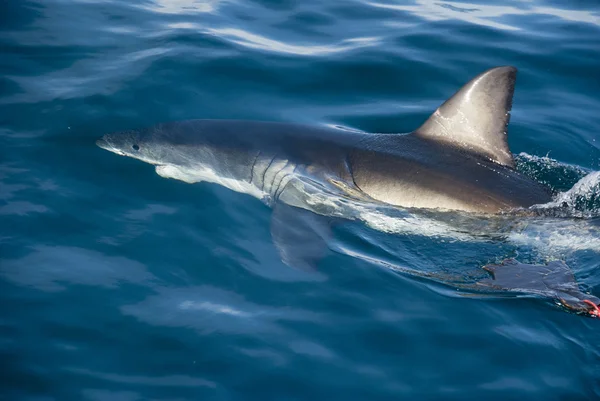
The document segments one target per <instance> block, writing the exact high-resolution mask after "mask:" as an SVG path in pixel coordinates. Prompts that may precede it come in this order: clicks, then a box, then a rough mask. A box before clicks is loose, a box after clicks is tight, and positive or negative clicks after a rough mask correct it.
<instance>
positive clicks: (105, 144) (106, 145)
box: [96, 135, 127, 156]
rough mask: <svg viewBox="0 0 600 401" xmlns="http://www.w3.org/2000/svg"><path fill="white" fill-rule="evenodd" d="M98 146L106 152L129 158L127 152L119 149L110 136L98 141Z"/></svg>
mask: <svg viewBox="0 0 600 401" xmlns="http://www.w3.org/2000/svg"><path fill="white" fill-rule="evenodd" d="M96 145H98V147H100V148H102V149H104V150H108V151H109V152H113V153H116V154H118V155H121V156H127V154H126V153H125V152H123V151H122V150H121V149H119V147H118V146H116V145H115V144H114V143H113V142H112V141H111V139H110V136H109V135H104V136H103V137H102V138H100V139H98V140H97V141H96Z"/></svg>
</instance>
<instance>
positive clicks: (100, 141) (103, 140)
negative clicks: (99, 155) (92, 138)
mask: <svg viewBox="0 0 600 401" xmlns="http://www.w3.org/2000/svg"><path fill="white" fill-rule="evenodd" d="M96 145H98V146H99V147H101V148H102V149H106V150H109V147H110V143H109V142H108V141H107V140H106V137H105V136H103V137H102V138H100V139H98V140H97V141H96Z"/></svg>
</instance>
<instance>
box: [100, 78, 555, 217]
mask: <svg viewBox="0 0 600 401" xmlns="http://www.w3.org/2000/svg"><path fill="white" fill-rule="evenodd" d="M515 75H516V70H515V69H514V68H512V67H499V68H495V69H492V70H489V71H486V72H485V73H483V74H481V75H479V76H478V77H476V78H475V79H473V80H472V81H471V82H469V83H468V84H467V85H465V87H463V88H462V89H461V90H460V91H458V92H457V93H456V94H455V95H454V96H453V97H452V98H451V99H449V100H448V101H447V102H446V103H445V104H444V105H442V106H441V107H440V108H439V109H438V110H437V111H436V112H435V113H434V114H433V115H432V116H431V117H430V118H429V120H427V122H426V123H425V124H424V125H423V126H422V127H421V128H419V129H418V130H417V131H415V132H413V133H410V134H369V133H362V132H357V131H351V130H344V129H336V128H329V127H313V126H303V125H295V124H284V123H268V122H251V121H227V120H190V121H182V122H172V123H165V124H159V125H156V126H154V127H152V128H148V129H144V130H140V131H128V132H122V133H117V134H109V135H106V136H104V137H103V138H102V139H101V140H99V141H98V145H99V146H100V147H102V148H104V149H107V150H110V151H113V152H115V153H118V154H121V155H125V156H129V157H134V158H137V159H140V160H142V161H145V162H148V163H151V164H154V165H156V171H157V173H158V174H159V175H161V176H163V177H170V178H175V179H180V180H183V181H186V182H190V183H191V182H199V181H213V182H217V183H219V184H222V185H225V186H227V187H229V188H231V189H234V190H237V191H240V192H246V193H249V194H252V195H254V196H257V197H260V198H263V199H265V200H268V201H269V203H271V204H274V203H276V202H278V201H280V202H283V203H288V204H291V205H293V206H299V207H304V208H307V209H310V210H313V209H314V207H313V206H312V205H311V206H310V207H309V205H308V204H306V202H302V201H301V200H299V198H298V196H296V194H294V193H293V190H294V189H297V188H298V187H297V185H294V184H297V183H298V182H302V183H309V184H310V185H316V186H322V188H323V190H330V191H337V192H339V193H341V194H343V195H345V196H350V197H356V198H361V199H364V200H370V201H373V202H382V203H386V204H391V205H395V206H400V207H406V208H432V209H446V210H462V211H467V212H475V213H485V214H489V213H497V212H500V211H503V210H508V209H513V208H526V207H529V206H531V205H534V204H539V203H545V202H548V201H549V200H550V194H549V192H548V190H547V189H546V188H544V187H543V186H541V185H540V184H538V183H537V182H535V181H533V180H531V179H529V178H527V177H525V176H523V175H521V174H519V173H518V172H517V171H516V170H514V169H513V159H512V155H511V153H510V151H509V149H508V145H507V143H506V132H505V130H506V125H507V123H508V118H509V111H510V106H511V102H512V95H513V90H514V82H515Z"/></svg>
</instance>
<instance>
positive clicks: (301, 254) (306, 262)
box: [271, 202, 331, 270]
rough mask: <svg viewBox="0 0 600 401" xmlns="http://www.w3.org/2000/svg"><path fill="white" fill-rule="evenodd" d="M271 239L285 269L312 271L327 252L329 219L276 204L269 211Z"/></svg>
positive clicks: (296, 208) (329, 230)
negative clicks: (270, 213)
mask: <svg viewBox="0 0 600 401" xmlns="http://www.w3.org/2000/svg"><path fill="white" fill-rule="evenodd" d="M271 236H272V237H273V242H274V243H275V247H276V248H277V250H278V251H279V254H280V256H281V259H282V261H283V262H284V263H285V264H286V265H288V266H290V267H293V268H298V269H302V270H314V269H315V266H316V264H317V262H318V261H319V260H320V259H321V258H323V257H324V256H325V254H326V253H327V250H328V249H329V247H328V245H327V239H328V238H329V237H330V236H331V219H329V218H327V217H325V216H321V215H318V214H315V213H313V212H310V211H308V210H305V209H301V208H298V207H294V206H289V205H286V204H284V203H281V202H280V203H277V204H276V205H275V207H274V208H273V215H272V217H271Z"/></svg>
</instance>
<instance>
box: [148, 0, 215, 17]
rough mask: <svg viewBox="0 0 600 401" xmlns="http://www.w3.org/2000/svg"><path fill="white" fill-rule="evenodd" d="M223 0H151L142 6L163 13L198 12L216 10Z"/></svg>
mask: <svg viewBox="0 0 600 401" xmlns="http://www.w3.org/2000/svg"><path fill="white" fill-rule="evenodd" d="M221 2H222V0H150V1H147V2H142V4H141V5H140V7H142V8H145V9H147V10H149V11H153V12H156V13H161V14H176V15H181V14H196V13H212V12H215V11H216V10H217V8H218V6H219V3H221Z"/></svg>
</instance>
